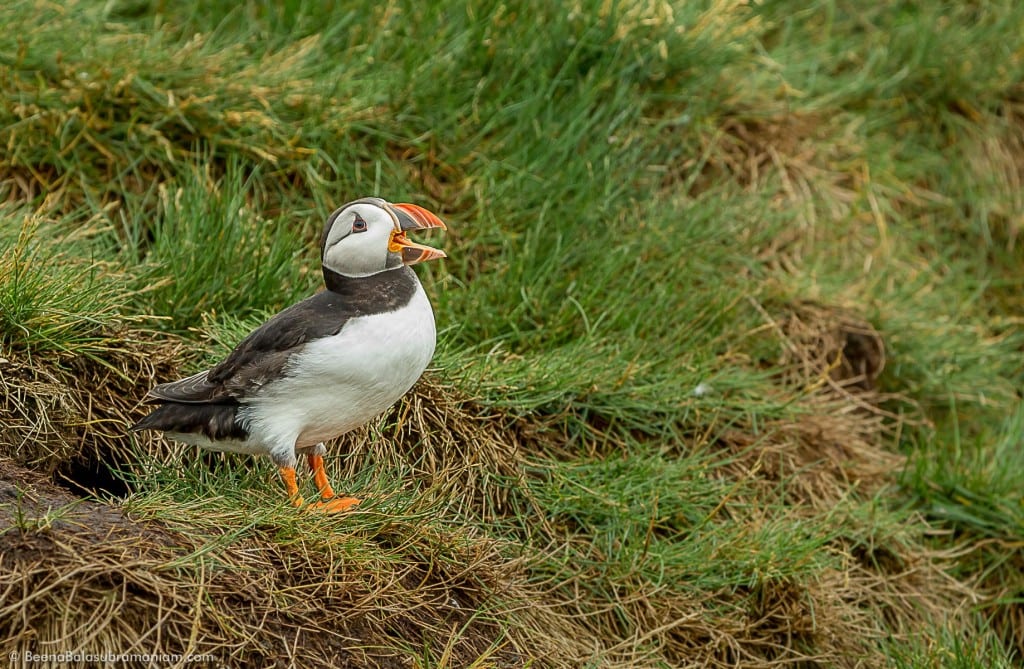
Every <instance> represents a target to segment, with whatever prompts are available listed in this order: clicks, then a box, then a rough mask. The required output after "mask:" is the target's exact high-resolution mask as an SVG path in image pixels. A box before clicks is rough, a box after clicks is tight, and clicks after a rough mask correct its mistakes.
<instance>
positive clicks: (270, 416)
mask: <svg viewBox="0 0 1024 669" xmlns="http://www.w3.org/2000/svg"><path fill="white" fill-rule="evenodd" d="M435 342H436V332H435V327H434V313H433V310H432V309H431V308H430V302H429V301H428V300H427V295H426V293H425V292H424V291H423V287H422V286H420V285H418V284H417V286H416V292H415V294H414V295H413V297H412V299H411V300H410V302H409V304H407V305H406V306H404V307H403V308H401V309H398V310H396V311H391V312H387V313H383V314H377V315H373V316H361V317H359V318H354V319H352V320H350V321H348V322H347V323H346V324H345V326H344V327H343V328H342V329H341V331H340V332H339V333H338V334H336V335H334V336H332V337H325V338H323V339H318V340H316V341H313V342H311V343H309V344H307V345H306V347H305V348H304V350H303V351H302V352H301V353H298V354H297V355H295V356H294V357H293V359H292V360H291V361H290V362H289V364H288V366H287V368H286V369H285V377H284V378H283V379H282V380H281V381H279V382H274V383H272V384H268V386H265V392H263V393H261V394H260V396H259V397H257V398H255V399H254V400H253V401H252V402H251V403H249V404H248V405H246V406H245V407H243V408H242V411H241V418H242V419H243V420H245V421H247V422H248V428H249V432H250V437H249V441H259V442H262V443H263V444H266V447H267V448H268V450H270V451H280V450H288V449H291V448H306V447H308V446H313V445H315V444H317V443H319V442H321V441H326V440H328V439H333V438H334V437H337V436H339V435H341V434H344V433H345V432H348V431H349V430H352V429H354V428H356V427H359V426H360V425H363V424H364V423H366V422H368V421H369V420H370V419H372V418H373V417H375V416H377V415H378V414H380V413H382V412H383V411H384V410H385V409H387V408H388V407H390V406H391V405H392V404H394V403H395V402H396V401H397V400H398V399H399V398H400V397H401V396H402V395H404V394H405V393H406V392H407V391H408V390H409V389H410V388H412V386H413V384H414V383H416V380H417V379H419V377H420V375H421V374H423V370H424V369H426V367H427V364H428V363H429V362H430V358H431V357H432V356H433V355H434V345H435Z"/></svg>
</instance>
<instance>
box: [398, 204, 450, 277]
mask: <svg viewBox="0 0 1024 669" xmlns="http://www.w3.org/2000/svg"><path fill="white" fill-rule="evenodd" d="M389 206H390V207H391V211H392V213H394V214H395V218H397V219H398V229H396V230H395V231H393V232H392V233H391V242H390V243H389V244H388V250H389V251H391V252H392V253H400V254H401V255H402V262H403V263H405V264H406V265H415V264H416V263H419V262H425V261H427V260H436V259H437V258H447V257H448V256H447V254H446V253H445V252H444V251H441V250H440V249H435V248H431V247H429V246H424V245H423V244H417V243H416V242H413V241H410V240H409V238H408V237H406V236H405V233H406V232H407V231H409V230H426V229H429V228H441V229H442V230H447V229H448V227H447V226H446V225H445V224H444V221H442V220H441V219H440V218H438V217H437V216H436V215H435V214H433V213H432V212H429V211H427V210H426V209H424V208H423V207H420V206H418V205H415V204H407V203H401V204H392V205H389Z"/></svg>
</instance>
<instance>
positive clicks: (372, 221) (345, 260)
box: [323, 202, 401, 277]
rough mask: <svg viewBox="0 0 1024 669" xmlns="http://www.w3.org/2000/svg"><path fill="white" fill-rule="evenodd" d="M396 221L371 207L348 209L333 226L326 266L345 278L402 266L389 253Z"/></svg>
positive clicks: (377, 208)
mask: <svg viewBox="0 0 1024 669" xmlns="http://www.w3.org/2000/svg"><path fill="white" fill-rule="evenodd" d="M394 230H395V219H394V218H392V216H391V214H390V213H388V212H387V211H386V210H384V209H382V208H381V207H378V206H376V205H373V204H370V203H365V202H364V203H359V204H355V205H352V206H351V207H348V208H346V209H345V210H344V211H342V212H341V213H340V214H338V217H337V218H336V219H335V220H334V223H333V224H332V225H331V229H330V230H329V231H328V233H327V239H326V244H325V246H324V257H323V264H324V267H326V268H327V269H329V270H332V271H334V272H337V273H338V274H341V275H343V276H351V277H359V276H370V275H371V274H377V273H378V272H383V271H384V270H386V269H393V268H394V267H395V266H397V265H400V264H401V258H398V262H397V263H396V262H395V259H393V258H391V256H393V255H396V254H393V253H391V252H390V251H389V250H388V244H389V243H390V242H391V234H392V232H393V231H394Z"/></svg>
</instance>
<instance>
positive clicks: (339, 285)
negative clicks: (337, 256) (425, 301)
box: [323, 265, 419, 313]
mask: <svg viewBox="0 0 1024 669" xmlns="http://www.w3.org/2000/svg"><path fill="white" fill-rule="evenodd" d="M323 273H324V285H325V286H326V287H327V290H329V291H331V292H332V293H335V294H336V295H339V296H340V297H341V298H342V299H344V301H345V303H346V304H348V305H350V306H352V307H355V308H356V309H358V310H360V311H362V309H359V307H361V306H365V307H366V308H365V311H366V312H367V313H375V312H380V311H391V310H393V309H399V308H401V307H404V306H405V305H406V304H408V303H409V300H411V299H412V296H413V295H414V294H415V293H416V289H417V288H418V287H419V279H417V278H416V273H415V272H413V271H412V269H410V268H409V267H407V266H405V265H402V266H401V267H398V268H396V269H389V270H384V271H383V272H377V273H376V274H371V275H370V276H359V277H354V276H345V275H344V274H339V273H338V272H335V271H334V270H331V269H328V268H326V267H324V268H323Z"/></svg>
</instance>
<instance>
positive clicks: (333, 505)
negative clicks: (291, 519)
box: [306, 497, 362, 513]
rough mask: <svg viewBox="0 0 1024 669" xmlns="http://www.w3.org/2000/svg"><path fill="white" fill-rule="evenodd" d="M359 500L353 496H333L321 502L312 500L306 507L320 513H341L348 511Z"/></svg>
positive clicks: (359, 500)
mask: <svg viewBox="0 0 1024 669" xmlns="http://www.w3.org/2000/svg"><path fill="white" fill-rule="evenodd" d="M361 501H362V500H361V499H356V498H355V497H334V498H333V499H327V500H324V501H322V502H314V503H313V504H310V505H309V506H308V507H306V508H307V509H309V510H310V511H319V512H321V513H341V512H343V511H348V510H349V509H351V508H352V507H354V506H356V505H358V504H359V503H360V502H361Z"/></svg>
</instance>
